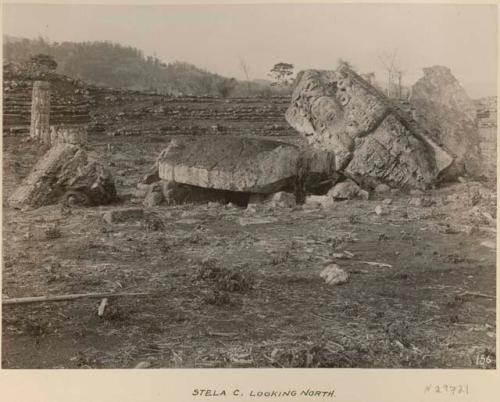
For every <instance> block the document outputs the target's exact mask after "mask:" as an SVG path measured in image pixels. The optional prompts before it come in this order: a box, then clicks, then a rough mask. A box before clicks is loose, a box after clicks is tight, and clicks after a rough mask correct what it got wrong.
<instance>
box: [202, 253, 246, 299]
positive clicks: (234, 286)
mask: <svg viewBox="0 0 500 402" xmlns="http://www.w3.org/2000/svg"><path fill="white" fill-rule="evenodd" d="M196 279H197V280H202V281H205V282H209V283H211V284H212V285H213V286H214V287H215V288H216V289H218V290H222V291H229V292H237V291H244V290H248V289H252V288H253V285H254V283H255V277H254V275H253V274H252V273H250V272H248V271H244V270H242V269H235V268H226V267H221V266H220V265H219V262H218V261H217V260H215V259H207V260H203V261H202V262H201V263H200V266H199V267H198V270H197V272H196Z"/></svg>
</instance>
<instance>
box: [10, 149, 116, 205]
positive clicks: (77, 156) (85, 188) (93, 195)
mask: <svg viewBox="0 0 500 402" xmlns="http://www.w3.org/2000/svg"><path fill="white" fill-rule="evenodd" d="M115 198H116V189H115V185H114V180H113V177H112V176H111V174H110V173H109V171H108V170H106V169H105V168H103V166H102V165H100V164H99V163H98V162H97V161H96V160H93V159H92V158H89V157H88V155H87V153H86V152H85V151H84V150H83V149H82V148H80V147H78V146H74V145H66V144H59V145H57V146H55V147H53V148H51V149H50V150H49V151H48V152H47V153H46V154H45V155H44V156H43V157H42V158H41V159H40V160H39V161H38V162H37V163H36V164H35V166H34V167H33V169H32V171H31V172H30V174H29V175H28V176H27V177H26V178H25V179H24V180H23V182H22V183H21V185H20V186H19V187H18V188H17V189H16V191H15V192H14V193H13V194H12V196H11V197H10V198H9V204H10V205H11V206H12V207H14V208H38V207H41V206H43V205H51V204H55V203H57V202H59V201H62V200H65V201H70V200H72V202H77V203H82V204H86V205H105V204H109V203H111V202H112V201H113V200H114V199H115Z"/></svg>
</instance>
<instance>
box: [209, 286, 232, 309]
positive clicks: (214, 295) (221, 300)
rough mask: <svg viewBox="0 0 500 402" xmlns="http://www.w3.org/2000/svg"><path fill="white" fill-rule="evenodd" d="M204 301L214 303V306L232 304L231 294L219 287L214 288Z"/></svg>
mask: <svg viewBox="0 0 500 402" xmlns="http://www.w3.org/2000/svg"><path fill="white" fill-rule="evenodd" d="M204 301H205V303H207V304H212V305H214V306H228V305H231V304H232V301H231V298H230V296H229V294H228V293H227V292H224V291H220V290H217V289H214V290H212V291H211V292H210V293H209V294H208V295H206V296H205V298H204Z"/></svg>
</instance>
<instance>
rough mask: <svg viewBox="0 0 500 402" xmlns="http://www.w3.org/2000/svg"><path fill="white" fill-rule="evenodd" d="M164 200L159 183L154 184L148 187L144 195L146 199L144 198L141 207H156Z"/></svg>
mask: <svg viewBox="0 0 500 402" xmlns="http://www.w3.org/2000/svg"><path fill="white" fill-rule="evenodd" d="M164 200H165V197H164V196H163V188H162V186H161V185H160V184H159V183H154V184H152V185H150V186H149V189H148V191H147V193H146V197H145V198H144V201H143V203H142V204H143V205H144V206H145V207H146V208H151V207H156V206H158V205H161V203H162V202H163V201H164Z"/></svg>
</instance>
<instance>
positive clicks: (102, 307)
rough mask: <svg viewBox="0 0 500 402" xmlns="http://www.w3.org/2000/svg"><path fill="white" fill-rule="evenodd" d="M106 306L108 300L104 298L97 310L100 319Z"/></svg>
mask: <svg viewBox="0 0 500 402" xmlns="http://www.w3.org/2000/svg"><path fill="white" fill-rule="evenodd" d="M107 305H108V299H107V298H104V299H102V300H101V303H99V307H98V309H97V315H98V316H99V317H102V316H103V315H104V310H105V309H106V306H107Z"/></svg>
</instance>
